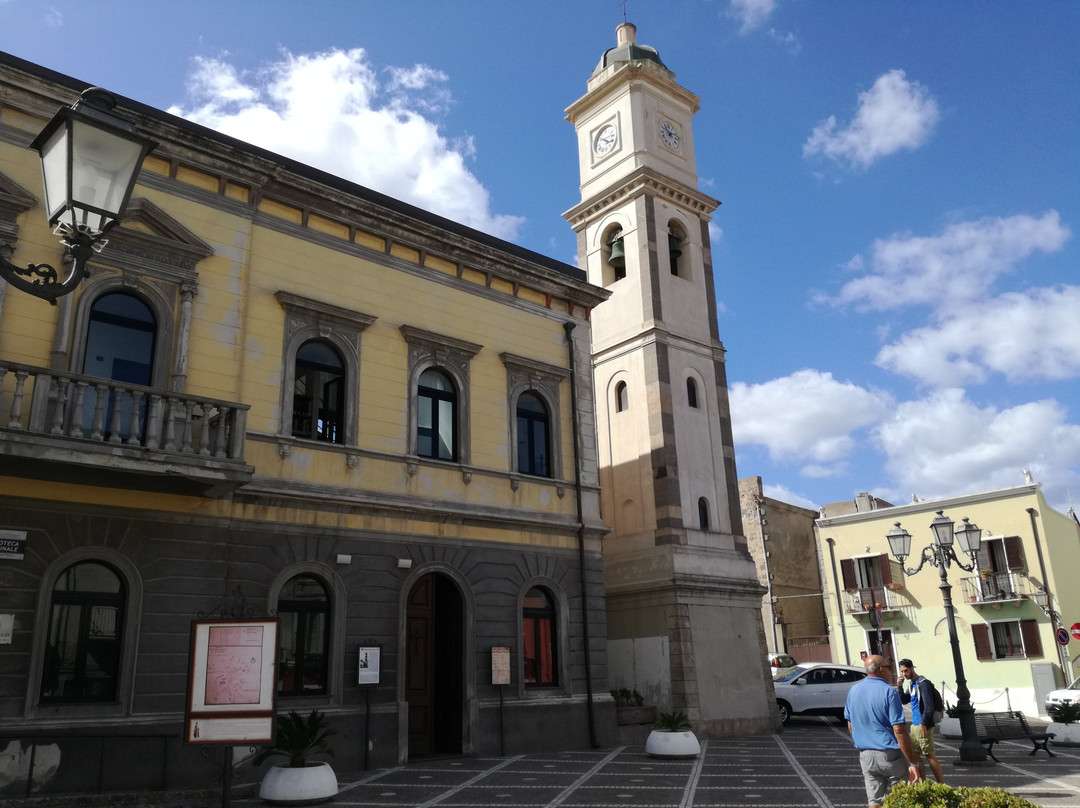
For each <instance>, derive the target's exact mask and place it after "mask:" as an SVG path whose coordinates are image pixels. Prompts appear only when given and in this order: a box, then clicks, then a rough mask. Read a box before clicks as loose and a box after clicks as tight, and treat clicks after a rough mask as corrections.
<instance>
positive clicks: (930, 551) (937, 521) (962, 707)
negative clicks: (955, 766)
mask: <svg viewBox="0 0 1080 808" xmlns="http://www.w3.org/2000/svg"><path fill="white" fill-rule="evenodd" d="M963 522H964V524H963V526H962V527H961V528H960V529H959V530H957V531H956V532H955V533H954V532H953V524H954V523H953V520H952V519H949V518H948V517H947V516H945V514H944V513H943V512H942V511H938V512H937V516H936V517H934V521H932V522H931V523H930V529H931V530H932V531H933V533H934V543H933V544H930V545H928V546H926V547H924V548H923V550H922V557H921V558H920V560H919V566H917V567H915V568H914V569H906V568H905V569H904V572H905V573H907V574H908V575H915V574H916V573H918V572H919V571H920V570H921V569H922V568H923V567H924V566H925V565H926V563H927V562H929V563H930V565H931V566H934V567H937V569H938V575H939V576H940V578H941V585H940V586H939V587H938V588H939V589H941V599H942V600H943V601H944V602H945V619H946V620H947V621H948V624H949V643H950V644H951V645H952V657H953V670H954V671H955V673H956V698H957V700H958V701H957V704H956V714H957V717H958V718H959V719H960V734H961V737H962V740H961V742H960V762H961V763H971V764H980V763H985V762H986V750H985V749H983V746H982V744H981V743H979V735H978V731H977V730H976V729H975V708H974V707H972V706H971V692H970V691H969V690H968V686H967V679H966V678H965V676H964V661H963V659H962V658H961V656H960V640H959V638H958V637H957V636H956V611H955V609H954V608H953V602H952V585H951V584H950V583H949V576H948V570H949V567H950V566H952V565H953V564H955V565H956V566H957V567H959V568H960V569H962V570H964V571H965V572H971V571H972V570H973V569H975V566H976V563H977V561H976V555H977V554H978V552H979V546H980V545H981V544H982V529H981V528H980V527H979V526H978V525H973V524H971V523H970V522H969V521H968V519H967V517H964V520H963ZM885 538H886V539H888V541H889V550H890V551H891V552H892V554H893V555H894V556H896V559H897V560H898V561H899V562H900V565H901V566H903V565H904V560H905V559H906V558H907V557H908V556H909V555H911V534H910V533H908V532H907V531H906V530H904V529H903V528H902V527H900V523H899V522H897V523H896V526H895V527H894V528H893V529H892V530H890V531H889V532H888V534H886V537H885ZM954 539H956V541H957V542H958V543H959V545H960V552H961V553H963V554H965V555H967V556H968V557H969V558H970V559H971V563H970V564H965V563H964V562H963V561H961V560H960V557H959V555H957V552H956V549H955V547H954V546H953V540H954Z"/></svg>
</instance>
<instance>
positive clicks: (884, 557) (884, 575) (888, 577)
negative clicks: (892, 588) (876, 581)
mask: <svg viewBox="0 0 1080 808" xmlns="http://www.w3.org/2000/svg"><path fill="white" fill-rule="evenodd" d="M878 567H879V568H880V569H881V585H882V586H888V585H889V584H891V583H892V582H893V579H892V567H891V566H890V565H889V554H888V553H882V554H881V555H879V556H878Z"/></svg>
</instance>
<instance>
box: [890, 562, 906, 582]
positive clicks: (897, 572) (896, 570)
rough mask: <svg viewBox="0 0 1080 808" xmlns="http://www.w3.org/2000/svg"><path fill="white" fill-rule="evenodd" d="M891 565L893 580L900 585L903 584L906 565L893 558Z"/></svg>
mask: <svg viewBox="0 0 1080 808" xmlns="http://www.w3.org/2000/svg"><path fill="white" fill-rule="evenodd" d="M889 567H890V568H891V569H892V582H893V583H894V584H896V585H897V586H898V587H899V586H902V585H903V583H904V565H903V564H901V563H900V562H899V561H897V560H896V559H895V558H893V559H891V560H890V561H889Z"/></svg>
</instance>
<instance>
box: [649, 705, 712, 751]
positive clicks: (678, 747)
mask: <svg viewBox="0 0 1080 808" xmlns="http://www.w3.org/2000/svg"><path fill="white" fill-rule="evenodd" d="M692 730H693V728H692V727H691V726H690V719H689V718H687V716H686V713H677V712H670V713H661V714H660V718H659V719H658V720H657V722H656V728H655V729H654V730H653V731H652V732H650V733H649V738H648V740H646V741H645V754H647V755H652V756H653V757H666V758H693V757H697V756H698V755H700V754H701V744H699V743H698V739H697V736H696V735H694V733H693V731H692Z"/></svg>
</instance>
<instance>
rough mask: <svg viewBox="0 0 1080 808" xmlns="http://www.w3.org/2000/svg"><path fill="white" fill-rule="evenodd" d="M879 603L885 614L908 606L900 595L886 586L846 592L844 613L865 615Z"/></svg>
mask: <svg viewBox="0 0 1080 808" xmlns="http://www.w3.org/2000/svg"><path fill="white" fill-rule="evenodd" d="M878 603H880V604H881V610H882V611H883V612H894V611H897V610H898V609H899V608H900V607H901V606H905V605H907V602H906V601H904V600H903V599H902V598H901V597H900V595H898V594H897V593H896V592H894V591H893V590H891V589H888V588H886V587H884V586H868V587H863V588H861V589H852V590H848V591H846V592H844V611H845V612H847V613H848V614H865V613H866V612H868V611H870V610H871V609H873V608H875V607H876V605H877V604H878Z"/></svg>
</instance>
